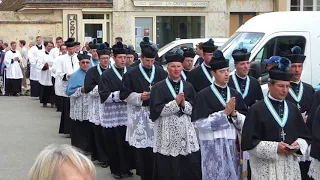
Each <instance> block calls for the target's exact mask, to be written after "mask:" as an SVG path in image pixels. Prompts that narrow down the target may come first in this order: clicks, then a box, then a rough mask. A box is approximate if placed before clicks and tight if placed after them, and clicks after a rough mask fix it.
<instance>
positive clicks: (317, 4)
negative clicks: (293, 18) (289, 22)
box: [287, 0, 320, 11]
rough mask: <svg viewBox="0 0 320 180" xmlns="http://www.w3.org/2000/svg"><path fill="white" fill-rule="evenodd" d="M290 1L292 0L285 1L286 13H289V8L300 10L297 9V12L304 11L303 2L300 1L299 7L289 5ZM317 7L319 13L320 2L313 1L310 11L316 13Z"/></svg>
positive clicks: (302, 0)
mask: <svg viewBox="0 0 320 180" xmlns="http://www.w3.org/2000/svg"><path fill="white" fill-rule="evenodd" d="M291 1H292V0H288V1H287V3H288V4H287V6H288V8H287V9H288V11H291V7H299V8H300V9H299V11H304V10H303V9H304V7H305V6H304V1H305V0H300V5H299V6H292V5H291ZM308 7H309V6H308ZM318 7H319V11H320V1H319V2H318V0H313V1H312V11H317V8H318Z"/></svg>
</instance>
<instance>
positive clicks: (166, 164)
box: [150, 50, 201, 180]
mask: <svg viewBox="0 0 320 180" xmlns="http://www.w3.org/2000/svg"><path fill="white" fill-rule="evenodd" d="M178 51H181V50H178ZM166 60H167V63H168V66H167V70H168V74H169V76H168V77H167V78H166V79H165V80H162V81H160V82H158V83H157V84H156V85H154V87H153V90H152V93H151V97H150V118H151V120H152V121H153V122H155V124H154V134H155V141H154V142H155V144H154V147H153V152H154V153H155V155H154V156H155V157H154V172H153V174H154V177H153V180H197V179H199V180H200V179H201V155H200V149H199V142H198V139H197V134H196V131H195V128H194V126H193V124H192V122H191V113H192V103H193V100H194V98H195V95H196V92H195V90H194V88H193V86H192V85H191V84H190V83H189V82H186V81H185V80H184V79H182V78H181V72H182V69H183V66H182V63H183V61H185V57H184V56H183V55H182V51H181V53H179V52H168V53H167V54H166Z"/></svg>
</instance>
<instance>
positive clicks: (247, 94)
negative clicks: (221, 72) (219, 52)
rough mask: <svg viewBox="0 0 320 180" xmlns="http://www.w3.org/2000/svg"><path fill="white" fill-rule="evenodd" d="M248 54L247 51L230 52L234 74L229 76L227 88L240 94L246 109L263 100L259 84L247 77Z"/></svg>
mask: <svg viewBox="0 0 320 180" xmlns="http://www.w3.org/2000/svg"><path fill="white" fill-rule="evenodd" d="M250 54H251V53H249V52H247V49H237V50H234V51H233V52H232V57H233V59H234V62H235V68H236V72H235V73H234V74H233V75H231V76H230V79H229V83H228V86H229V87H232V88H234V89H235V90H237V91H238V93H240V94H241V96H242V98H243V99H244V101H245V102H246V105H247V107H248V108H249V107H250V106H252V105H253V104H254V103H256V102H257V101H260V100H261V99H263V93H262V90H261V86H260V84H259V82H258V81H257V80H256V79H255V78H253V77H251V76H248V73H249V69H250V62H249V58H250Z"/></svg>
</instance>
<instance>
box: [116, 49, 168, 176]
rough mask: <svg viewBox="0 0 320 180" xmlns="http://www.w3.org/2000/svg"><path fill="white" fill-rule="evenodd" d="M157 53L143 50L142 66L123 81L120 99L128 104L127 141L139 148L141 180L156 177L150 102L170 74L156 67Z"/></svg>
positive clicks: (138, 167) (138, 158) (129, 73)
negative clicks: (154, 91)
mask: <svg viewBox="0 0 320 180" xmlns="http://www.w3.org/2000/svg"><path fill="white" fill-rule="evenodd" d="M156 54H157V53H156V51H155V50H154V49H153V48H152V47H151V46H150V45H149V46H144V47H143V49H142V53H141V63H140V64H139V65H138V66H136V67H134V68H133V69H132V70H130V72H128V73H127V74H125V76H124V78H123V86H122V89H121V91H120V99H121V100H125V101H126V102H127V103H128V124H127V133H126V140H127V141H128V142H129V144H130V146H133V147H135V148H136V159H137V169H138V171H139V174H140V176H141V179H142V180H149V179H152V174H153V150H152V148H153V144H154V142H153V140H154V131H153V126H154V124H153V122H152V121H151V120H150V119H149V113H150V110H149V98H150V92H151V91H152V87H153V85H154V84H155V83H157V82H159V81H161V80H163V79H165V78H166V77H167V73H166V72H165V71H164V70H163V69H162V67H160V66H156V65H154V61H155V56H156Z"/></svg>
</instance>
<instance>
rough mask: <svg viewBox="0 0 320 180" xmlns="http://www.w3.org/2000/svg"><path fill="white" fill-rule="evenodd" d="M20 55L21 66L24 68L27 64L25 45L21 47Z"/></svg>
mask: <svg viewBox="0 0 320 180" xmlns="http://www.w3.org/2000/svg"><path fill="white" fill-rule="evenodd" d="M21 57H22V64H23V67H24V68H26V67H27V65H28V49H27V48H26V47H25V46H23V48H22V49H21Z"/></svg>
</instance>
